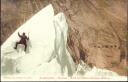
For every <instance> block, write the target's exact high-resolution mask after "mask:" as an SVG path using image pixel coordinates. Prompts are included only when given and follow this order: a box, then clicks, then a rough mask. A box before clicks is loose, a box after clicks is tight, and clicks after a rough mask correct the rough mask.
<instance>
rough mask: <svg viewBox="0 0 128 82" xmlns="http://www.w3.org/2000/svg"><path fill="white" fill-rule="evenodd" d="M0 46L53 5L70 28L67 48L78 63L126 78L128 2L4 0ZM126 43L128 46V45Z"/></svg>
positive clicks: (98, 0)
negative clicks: (43, 9)
mask: <svg viewBox="0 0 128 82" xmlns="http://www.w3.org/2000/svg"><path fill="white" fill-rule="evenodd" d="M1 3H2V5H1V6H2V8H1V11H2V13H1V30H2V32H1V38H2V39H1V41H2V42H1V43H3V42H4V41H5V40H6V39H7V38H8V37H9V36H10V35H11V34H12V33H13V32H14V31H15V30H16V29H17V27H19V26H20V25H22V24H23V23H24V22H25V21H26V20H28V19H29V18H30V17H32V16H33V15H34V14H35V13H36V12H38V11H39V10H40V9H42V8H43V7H45V6H46V5H48V4H49V3H51V4H52V5H53V7H54V9H55V13H58V12H64V14H65V15H66V19H67V23H68V25H69V34H68V35H69V36H68V48H69V50H70V53H71V55H72V57H73V59H74V61H75V62H76V63H79V59H82V60H84V61H85V62H87V63H88V64H89V65H91V66H94V65H95V66H96V67H99V68H106V69H109V70H112V71H115V72H117V73H119V74H120V75H127V70H126V67H127V62H128V61H127V58H128V56H127V54H128V52H127V45H128V42H127V36H128V35H127V31H128V29H127V3H128V2H127V0H33V1H31V0H2V1H1ZM126 44H127V45H126Z"/></svg>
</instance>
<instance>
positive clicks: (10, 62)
mask: <svg viewBox="0 0 128 82" xmlns="http://www.w3.org/2000/svg"><path fill="white" fill-rule="evenodd" d="M18 32H20V33H22V32H25V33H27V36H29V38H30V40H29V41H28V48H27V51H26V52H24V50H23V48H24V46H22V45H19V46H18V50H15V49H14V45H15V42H16V41H18V40H19V39H20V38H19V37H18V35H17V33H18ZM67 35H68V24H67V22H66V18H65V16H64V14H63V13H62V12H60V13H58V14H57V15H54V10H53V7H52V5H51V4H50V5H48V6H46V7H45V8H43V9H42V10H40V11H39V12H38V13H37V14H35V15H34V16H33V17H32V18H31V19H29V20H28V21H27V22H26V23H24V24H23V25H22V26H20V27H19V28H18V29H17V30H16V31H15V32H14V33H13V34H12V35H11V36H10V37H9V38H8V39H7V40H6V41H5V42H4V43H3V44H2V46H1V68H2V69H1V74H2V77H3V76H6V75H11V76H12V75H17V76H18V75H21V76H27V75H28V76H30V75H31V76H34V75H36V76H49V77H51V76H52V77H59V76H65V77H74V76H75V77H76V76H90V77H92V76H101V77H102V76H108V77H109V76H114V77H119V75H118V74H117V73H115V72H112V71H109V70H105V69H99V68H96V67H93V68H92V69H91V68H90V67H89V66H88V65H87V64H85V63H80V64H79V65H76V64H75V63H74V61H73V59H72V57H71V55H70V53H69V52H68V49H67ZM121 79H122V80H126V79H127V78H126V77H120V80H121ZM114 80H117V79H115V78H114ZM118 80H119V78H118Z"/></svg>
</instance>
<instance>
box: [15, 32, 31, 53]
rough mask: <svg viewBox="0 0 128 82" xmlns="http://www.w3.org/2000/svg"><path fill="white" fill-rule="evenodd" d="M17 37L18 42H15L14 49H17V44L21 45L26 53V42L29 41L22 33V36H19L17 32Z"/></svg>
mask: <svg viewBox="0 0 128 82" xmlns="http://www.w3.org/2000/svg"><path fill="white" fill-rule="evenodd" d="M18 36H19V37H20V41H19V42H16V45H15V47H14V49H17V45H18V44H22V45H24V46H25V49H24V51H26V49H27V40H29V37H27V36H26V35H25V33H24V32H23V34H22V35H20V34H19V32H18Z"/></svg>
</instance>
